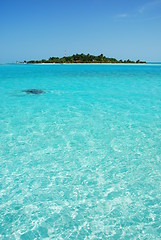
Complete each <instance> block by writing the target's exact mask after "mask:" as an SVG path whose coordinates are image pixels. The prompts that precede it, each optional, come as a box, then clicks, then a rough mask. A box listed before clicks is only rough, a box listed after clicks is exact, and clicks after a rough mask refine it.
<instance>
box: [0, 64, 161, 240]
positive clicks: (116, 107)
mask: <svg viewBox="0 0 161 240" xmlns="http://www.w3.org/2000/svg"><path fill="white" fill-rule="evenodd" d="M25 89H42V90H44V91H45V92H44V93H43V94H40V95H34V94H33V95H32V94H25V93H24V92H22V91H23V90H25ZM0 101H1V103H0V133H1V134H0V143H1V144H0V216H1V218H0V238H1V239H116V240H117V239H160V238H161V217H160V215H161V65H1V66H0Z"/></svg>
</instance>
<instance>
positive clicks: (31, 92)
mask: <svg viewBox="0 0 161 240" xmlns="http://www.w3.org/2000/svg"><path fill="white" fill-rule="evenodd" d="M22 92H25V93H27V94H42V93H44V91H43V90H41V89H27V90H23V91H22Z"/></svg>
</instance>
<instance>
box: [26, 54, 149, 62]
mask: <svg viewBox="0 0 161 240" xmlns="http://www.w3.org/2000/svg"><path fill="white" fill-rule="evenodd" d="M24 63H25V61H24ZM27 63H60V64H63V63H146V62H143V61H140V60H137V61H136V62H135V61H131V60H129V59H128V60H117V59H115V58H108V57H105V56H104V55H103V54H101V55H99V56H94V55H90V54H87V55H85V54H83V53H82V54H74V55H72V56H67V57H66V56H65V57H62V58H59V57H50V58H49V59H48V60H46V59H42V60H36V61H35V60H32V61H28V62H27Z"/></svg>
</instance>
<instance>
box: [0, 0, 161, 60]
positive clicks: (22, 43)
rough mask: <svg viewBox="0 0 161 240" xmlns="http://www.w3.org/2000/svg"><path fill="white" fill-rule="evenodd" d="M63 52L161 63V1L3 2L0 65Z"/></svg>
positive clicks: (0, 26) (0, 16)
mask: <svg viewBox="0 0 161 240" xmlns="http://www.w3.org/2000/svg"><path fill="white" fill-rule="evenodd" d="M65 50H66V52H67V55H70V54H73V53H82V52H83V53H91V54H96V55H98V54H100V53H103V54H104V55H106V56H109V57H116V58H118V59H120V58H122V59H127V58H130V59H133V60H137V59H141V60H147V61H161V0H0V62H14V61H16V60H30V59H42V58H49V57H50V56H63V55H64V51H65Z"/></svg>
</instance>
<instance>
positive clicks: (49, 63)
mask: <svg viewBox="0 0 161 240" xmlns="http://www.w3.org/2000/svg"><path fill="white" fill-rule="evenodd" d="M18 64H20V65H136V66H137V65H147V64H148V63H27V64H26V63H25V64H24V63H18ZM148 65H150V64H148ZM151 65H155V64H151Z"/></svg>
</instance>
